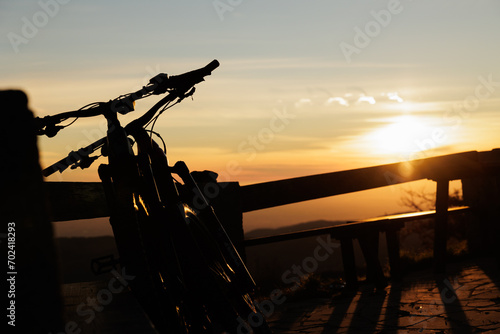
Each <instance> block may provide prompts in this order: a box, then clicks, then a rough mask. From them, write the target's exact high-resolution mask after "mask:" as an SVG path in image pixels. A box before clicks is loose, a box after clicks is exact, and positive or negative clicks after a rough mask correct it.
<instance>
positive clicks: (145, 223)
mask: <svg viewBox="0 0 500 334" xmlns="http://www.w3.org/2000/svg"><path fill="white" fill-rule="evenodd" d="M218 66H219V63H218V61H217V60H214V61H212V62H211V63H210V64H208V65H207V66H205V67H203V68H200V69H197V70H194V71H190V72H187V73H184V74H181V75H176V76H168V75H167V74H163V73H162V74H159V75H157V76H155V77H154V78H152V79H151V80H150V81H149V83H148V84H147V85H146V86H144V87H143V88H142V89H140V90H139V91H137V92H134V93H130V94H126V95H122V96H119V97H118V98H116V99H114V100H111V101H109V102H105V103H92V104H90V105H87V106H85V107H83V108H81V109H79V110H76V111H70V112H65V113H61V114H57V115H54V116H46V117H44V118H37V119H36V121H37V127H38V134H39V135H43V134H44V135H47V136H49V137H53V136H55V135H56V134H57V133H58V131H59V130H61V129H63V128H65V127H67V126H69V125H71V124H72V123H73V122H74V121H75V120H76V119H77V118H78V117H92V116H99V115H103V116H104V117H105V118H106V120H107V126H108V130H107V136H106V137H105V138H102V139H100V140H98V141H96V142H94V143H92V144H90V145H89V146H87V147H84V148H81V149H80V150H78V151H77V152H71V153H70V154H69V155H68V156H67V157H66V158H64V159H62V160H60V161H59V162H57V163H55V164H54V165H52V166H50V167H48V168H46V169H45V170H44V171H43V174H44V176H48V175H51V174H52V173H54V172H55V171H59V172H62V171H64V170H65V169H67V168H68V167H69V166H72V168H76V167H80V168H82V169H83V168H87V167H89V166H90V165H91V164H92V163H93V162H94V161H95V160H96V159H97V158H98V157H97V156H91V154H93V153H94V152H96V151H97V150H99V149H100V150H101V154H102V155H103V156H107V157H108V164H101V165H100V166H99V176H100V178H101V181H102V184H103V187H104V190H105V193H106V198H107V202H108V206H109V210H110V223H111V226H112V228H113V233H114V237H115V241H116V245H117V248H118V252H119V255H120V261H119V262H120V265H121V266H122V267H123V268H125V269H126V272H127V274H130V275H133V276H135V278H134V279H133V280H132V281H131V283H130V285H131V290H132V291H133V292H134V294H135V296H136V298H137V299H138V300H139V302H140V304H141V305H142V307H143V308H144V310H145V312H146V314H147V315H148V316H149V317H150V319H151V321H152V323H153V324H154V326H155V328H156V329H157V330H158V331H159V332H160V333H225V332H227V333H250V332H252V331H253V332H255V333H270V330H269V327H268V325H267V323H266V321H265V319H264V317H263V315H262V313H261V312H260V311H259V309H258V307H257V305H256V303H255V302H254V301H253V300H252V298H251V296H250V294H251V293H252V291H253V290H254V288H255V283H254V281H253V279H252V277H251V275H250V274H249V272H248V270H247V268H246V267H245V264H244V263H243V261H242V260H241V258H240V256H239V254H238V252H237V251H236V249H235V247H234V246H233V243H232V242H231V240H230V238H229V237H228V235H227V233H226V231H225V230H224V228H223V226H222V225H221V223H220V222H219V220H218V219H217V217H216V215H215V213H214V211H213V209H212V207H211V206H210V205H209V203H208V202H207V200H206V199H205V197H204V196H203V193H202V192H201V191H200V189H199V187H198V185H197V183H196V182H195V180H194V179H193V177H192V174H191V173H190V172H189V169H188V167H187V166H186V164H185V163H184V162H182V161H179V162H177V163H176V164H175V165H174V166H172V167H171V166H169V164H168V160H167V157H166V147H165V144H164V143H163V146H164V150H162V149H161V148H160V146H159V145H158V144H157V143H156V142H155V141H154V140H153V139H152V136H153V134H155V135H157V136H159V135H158V134H157V133H156V132H154V131H153V130H152V129H151V130H147V128H148V127H149V126H151V127H152V126H153V125H154V123H155V122H156V120H157V119H158V117H159V116H160V115H161V114H162V113H163V112H164V111H165V110H166V109H168V108H170V107H172V106H173V105H175V104H178V103H180V102H181V101H182V100H183V99H185V98H186V97H189V96H191V95H193V93H194V91H195V88H194V86H195V85H196V84H198V83H200V82H202V81H204V77H205V76H207V75H210V74H211V72H212V71H213V70H214V69H215V68H217V67H218ZM164 93H168V94H167V95H166V96H165V97H163V98H162V99H161V100H160V101H158V102H157V103H156V104H155V105H154V106H153V107H152V108H151V109H150V110H149V111H147V112H146V113H145V114H143V115H142V116H140V117H139V118H137V119H136V120H134V121H132V122H131V123H129V124H128V125H126V126H125V127H122V126H121V125H120V122H119V121H118V114H127V113H129V112H131V111H133V110H134V105H135V101H136V100H139V99H142V98H144V97H147V96H150V95H158V94H164ZM174 101H175V102H174ZM70 118H75V120H74V121H73V122H71V123H69V124H68V125H60V123H61V122H64V121H65V120H67V119H70ZM130 137H132V138H133V139H132V138H130ZM160 139H161V137H160ZM162 141H163V140H162ZM134 145H136V146H137V148H136V152H134V150H133V146H134ZM172 174H177V175H178V176H179V177H180V178H181V180H182V183H181V182H178V181H176V179H175V178H174V177H173V175H172Z"/></svg>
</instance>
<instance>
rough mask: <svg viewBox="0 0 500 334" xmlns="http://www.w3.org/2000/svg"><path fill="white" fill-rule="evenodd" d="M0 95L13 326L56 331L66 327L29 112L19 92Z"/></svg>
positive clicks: (20, 329) (3, 206)
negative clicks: (0, 102)
mask: <svg viewBox="0 0 500 334" xmlns="http://www.w3.org/2000/svg"><path fill="white" fill-rule="evenodd" d="M0 100H1V101H2V107H1V108H2V111H1V116H2V122H0V140H1V142H2V143H3V144H4V146H3V148H4V152H2V154H3V157H4V159H5V160H4V162H3V163H2V164H1V172H2V187H1V190H2V201H1V208H0V217H1V220H2V225H3V226H2V227H3V228H5V229H7V227H8V228H9V229H8V233H7V236H8V238H9V239H7V240H8V243H9V250H11V251H12V250H13V252H12V258H11V259H12V262H11V263H9V267H8V271H9V272H8V273H7V275H8V276H9V279H11V284H12V282H14V285H13V286H15V297H12V298H9V299H10V300H9V301H8V302H9V304H10V305H11V304H12V302H14V305H15V311H14V314H15V328H13V329H15V330H16V332H19V333H50V332H52V333H60V332H63V331H64V329H63V327H64V326H63V320H62V298H61V290H60V280H59V276H58V270H57V259H56V252H55V247H54V242H53V234H52V226H51V222H50V220H49V218H48V217H49V215H48V209H47V200H46V197H45V191H44V184H43V179H42V174H41V169H40V165H39V162H38V149H37V141H36V134H35V125H34V119H33V114H32V113H31V111H30V110H29V109H28V98H27V96H26V94H24V93H23V92H21V91H0ZM7 240H2V243H4V242H5V243H7ZM2 248H3V247H2ZM14 251H15V252H14ZM5 255H7V252H6V253H5ZM6 262H7V261H6ZM6 295H7V293H6ZM4 312H5V308H4ZM9 313H10V314H12V312H11V311H9ZM8 320H9V318H7V320H5V319H4V321H8Z"/></svg>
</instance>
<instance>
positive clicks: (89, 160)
mask: <svg viewBox="0 0 500 334" xmlns="http://www.w3.org/2000/svg"><path fill="white" fill-rule="evenodd" d="M97 159H99V156H94V157H91V156H88V155H87V156H84V157H83V158H82V159H80V161H78V162H77V163H75V164H73V165H72V166H71V169H77V168H78V167H80V169H85V168H89V167H90V166H91V165H92V164H93V163H94V161H96V160H97Z"/></svg>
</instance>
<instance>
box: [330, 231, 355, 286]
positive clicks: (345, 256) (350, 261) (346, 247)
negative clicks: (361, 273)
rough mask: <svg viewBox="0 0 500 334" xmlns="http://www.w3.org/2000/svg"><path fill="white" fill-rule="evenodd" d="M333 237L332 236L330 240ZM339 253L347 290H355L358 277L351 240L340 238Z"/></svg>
mask: <svg viewBox="0 0 500 334" xmlns="http://www.w3.org/2000/svg"><path fill="white" fill-rule="evenodd" d="M333 237H334V235H332V238H333ZM340 251H341V253H342V264H343V266H344V274H345V281H346V285H347V287H348V288H349V289H354V288H357V286H358V275H357V274H356V261H355V259H354V246H353V244H352V238H350V237H342V238H340Z"/></svg>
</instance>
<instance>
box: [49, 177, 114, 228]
mask: <svg viewBox="0 0 500 334" xmlns="http://www.w3.org/2000/svg"><path fill="white" fill-rule="evenodd" d="M45 185H46V188H47V193H48V198H49V202H50V205H51V211H52V221H66V220H76V219H90V218H99V217H109V210H108V207H107V203H106V197H105V195H104V189H103V188H102V185H101V183H100V182H45Z"/></svg>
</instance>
